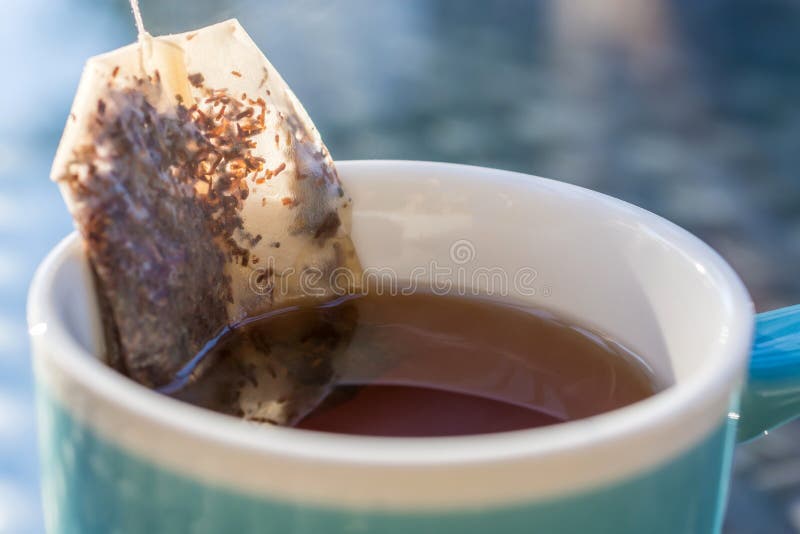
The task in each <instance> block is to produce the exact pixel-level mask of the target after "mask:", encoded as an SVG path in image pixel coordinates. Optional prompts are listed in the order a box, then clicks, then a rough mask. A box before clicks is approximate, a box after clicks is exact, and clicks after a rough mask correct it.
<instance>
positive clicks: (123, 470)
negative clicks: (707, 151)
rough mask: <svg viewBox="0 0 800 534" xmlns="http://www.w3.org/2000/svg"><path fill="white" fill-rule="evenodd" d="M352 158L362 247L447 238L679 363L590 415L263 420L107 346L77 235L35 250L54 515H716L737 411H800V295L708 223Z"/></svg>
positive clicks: (82, 524) (353, 523) (41, 399)
mask: <svg viewBox="0 0 800 534" xmlns="http://www.w3.org/2000/svg"><path fill="white" fill-rule="evenodd" d="M339 170H340V174H341V177H342V180H343V182H344V183H345V186H346V187H347V189H348V191H349V193H350V194H351V195H352V197H353V201H354V207H355V211H354V216H353V237H354V240H355V242H356V246H357V248H358V250H359V253H360V256H361V258H362V260H363V263H364V265H365V266H366V267H368V268H376V269H384V270H385V269H391V271H392V272H393V273H396V275H397V276H399V278H401V279H409V278H411V277H412V276H419V274H420V267H423V269H422V271H425V267H426V266H429V265H432V264H433V263H434V262H435V264H436V265H437V267H440V268H443V269H445V270H446V269H448V268H449V269H450V273H451V274H452V276H453V277H454V279H455V280H456V282H458V281H463V280H474V279H475V277H476V273H478V274H479V273H495V275H497V273H505V276H506V284H505V291H502V292H499V294H498V295H496V298H499V299H505V300H509V301H515V302H526V303H529V304H532V305H535V306H541V307H544V308H547V309H549V310H552V311H553V312H556V313H559V314H564V315H566V316H569V317H574V318H575V319H576V320H578V321H579V322H580V323H582V324H584V325H587V326H590V327H593V328H594V329H596V330H598V331H600V332H603V333H606V334H608V335H610V336H611V337H613V338H615V339H616V340H618V341H620V342H622V343H623V344H625V345H626V346H628V347H630V348H632V349H633V350H635V351H636V352H637V353H638V354H641V355H642V356H643V357H644V359H645V360H646V361H647V364H648V365H649V366H650V367H651V368H652V369H653V371H654V372H655V374H656V376H657V377H658V380H660V381H662V382H663V383H664V384H669V387H666V388H665V389H664V391H662V392H660V393H658V394H657V395H655V396H653V397H651V398H649V399H646V400H644V401H642V402H639V403H636V404H633V405H631V406H628V407H625V408H622V409H619V410H615V411H612V412H608V413H604V414H602V415H598V416H595V417H591V418H587V419H583V420H578V421H573V422H568V423H564V424H559V425H554V426H550V427H544V428H538V429H532V430H524V431H515V432H506V433H498V434H491V435H482V436H464V437H453V438H414V439H397V438H375V437H359V436H344V435H334V434H323V433H314V432H308V431H302V430H297V429H290V428H271V427H270V428H265V427H260V426H254V425H251V424H247V423H245V422H242V421H240V420H238V419H235V418H231V417H227V416H223V415H219V414H215V413H212V412H208V411H205V410H202V409H200V408H197V407H194V406H190V405H187V404H183V403H181V402H178V401H176V400H173V399H170V398H167V397H164V396H162V395H159V394H158V393H156V392H153V391H150V390H148V389H146V388H144V387H141V386H139V385H137V384H135V383H134V382H132V381H130V380H128V379H126V378H125V377H123V376H120V375H119V374H117V373H116V372H114V371H112V370H111V369H109V368H108V367H106V366H105V365H104V364H103V362H102V361H101V357H102V354H103V347H102V340H101V338H100V336H99V327H98V325H99V321H98V316H97V310H96V305H95V298H94V293H93V285H92V280H91V277H90V275H89V271H88V269H87V265H86V260H85V258H84V255H83V253H82V250H81V245H80V242H79V240H78V238H77V237H76V236H74V235H73V236H70V237H68V238H67V239H66V240H65V241H64V242H62V243H61V244H60V245H59V246H58V247H56V248H55V249H54V250H53V251H52V253H51V254H50V255H49V256H48V257H47V259H46V260H45V261H44V262H43V264H42V265H41V267H40V268H39V270H38V272H37V274H36V277H35V280H34V282H33V285H32V287H31V291H30V299H29V307H28V319H29V327H30V333H31V340H32V349H33V361H34V367H35V373H36V383H37V391H38V393H37V394H38V413H39V432H40V442H41V464H42V477H43V483H42V485H43V495H44V508H45V514H46V524H47V528H48V531H49V532H52V533H56V532H64V533H73V532H74V533H82V534H91V533H112V532H123V533H128V532H134V533H136V532H148V533H149V532H170V533H174V532H198V533H205V532H265V533H282V534H283V533H302V534H327V533H361V532H380V533H414V534H422V533H437V534H447V533H459V534H464V533H481V534H484V533H487V532H493V533H497V534H500V533H516V532H545V533H547V532H557V533H564V534H568V533H585V532H593V533H601V532H609V533H617V534H624V533H637V534H638V533H642V532H648V533H650V534H657V533H667V534H675V533H684V534H685V533H710V532H717V531H718V530H719V528H720V524H721V521H722V516H723V513H724V509H725V500H726V488H727V486H728V483H729V470H730V463H731V453H732V450H733V447H734V445H735V443H736V441H737V432H738V434H739V439H742V438H749V437H753V436H756V435H758V434H760V433H763V432H764V431H765V430H767V429H769V428H770V427H772V426H774V425H776V424H778V423H780V422H782V421H785V420H787V419H789V418H791V417H792V416H793V415H797V414H799V413H800V358H799V357H798V352H800V337H798V336H797V331H798V330H800V318H799V317H800V311H798V310H793V309H787V310H779V311H777V312H772V313H770V314H766V315H762V316H755V315H754V314H753V308H752V305H751V302H750V298H749V296H748V294H747V292H746V290H745V289H744V287H743V285H742V283H741V282H740V280H739V278H738V277H737V276H736V274H735V273H734V272H733V271H732V270H731V268H730V267H729V266H728V265H727V264H726V263H725V262H724V261H723V260H722V259H721V258H720V257H719V256H718V255H717V254H716V253H715V252H714V251H713V250H711V249H710V248H709V247H707V246H706V245H704V244H703V243H702V242H700V241H699V240H698V239H696V238H695V237H693V236H692V235H690V234H688V233H687V232H685V231H683V230H681V229H680V228H678V227H676V226H675V225H673V224H671V223H669V222H667V221H665V220H664V219H661V218H659V217H657V216H655V215H653V214H651V213H648V212H646V211H644V210H641V209H639V208H636V207H634V206H631V205H629V204H626V203H624V202H621V201H619V200H615V199H613V198H609V197H607V196H604V195H601V194H598V193H594V192H591V191H587V190H585V189H581V188H578V187H574V186H570V185H566V184H562V183H558V182H554V181H550V180H545V179H541V178H536V177H532V176H526V175H521V174H516V173H511V172H504V171H499V170H492V169H483V168H476V167H466V166H459V165H448V164H437V163H424V162H391V161H362V162H344V163H340V164H339ZM415 273H416V274H415ZM495 275H493V276H495ZM462 276H463V278H459V277H462ZM487 276H488V275H487ZM454 287H458V283H456V285H455V286H454ZM754 327H755V328H754ZM754 340H755V341H754ZM748 363H749V367H748ZM748 369H749V372H748Z"/></svg>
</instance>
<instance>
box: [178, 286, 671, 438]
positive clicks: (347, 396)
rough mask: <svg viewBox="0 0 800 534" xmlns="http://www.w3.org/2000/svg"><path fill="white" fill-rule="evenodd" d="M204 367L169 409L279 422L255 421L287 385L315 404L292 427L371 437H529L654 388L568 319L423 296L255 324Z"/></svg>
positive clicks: (326, 308)
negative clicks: (185, 407)
mask: <svg viewBox="0 0 800 534" xmlns="http://www.w3.org/2000/svg"><path fill="white" fill-rule="evenodd" d="M203 359H205V360H207V361H208V365H210V366H211V367H210V368H209V369H208V370H207V371H206V372H205V373H203V375H202V376H201V377H199V378H198V379H196V380H193V381H188V383H186V384H184V385H183V386H182V387H181V388H179V389H177V391H173V392H171V394H172V395H173V396H174V397H176V398H179V399H182V400H185V401H188V402H191V403H194V404H197V405H199V406H203V407H205V408H209V409H212V410H216V411H219V412H222V413H227V414H231V415H236V416H240V417H244V418H245V419H251V420H255V421H260V422H268V423H277V422H278V421H273V420H270V417H269V415H268V412H259V409H263V407H264V406H267V405H270V404H272V405H274V404H275V403H276V402H277V403H281V402H291V399H290V398H289V395H287V394H284V395H283V396H281V393H280V392H276V391H274V389H275V387H271V384H273V385H274V384H279V383H286V382H290V383H292V384H295V386H296V387H299V388H300V390H301V391H302V388H303V387H308V388H310V390H313V391H315V392H319V391H322V392H323V393H321V394H320V393H317V397H315V399H316V400H315V402H314V403H312V404H310V405H309V404H308V403H306V404H305V408H304V409H303V411H300V412H297V413H292V414H291V416H290V417H289V419H287V420H286V421H285V422H286V424H287V425H288V426H294V427H297V428H302V429H307V430H316V431H324V432H337V433H345V434H357V435H370V436H396V437H422V436H457V435H469V434H485V433H491V432H501V431H509V430H519V429H526V428H535V427H540V426H546V425H552V424H555V423H560V422H564V421H570V420H574V419H581V418H584V417H590V416H593V415H597V414H600V413H603V412H607V411H609V410H614V409H616V408H620V407H622V406H626V405H628V404H631V403H633V402H636V401H639V400H642V399H644V398H646V397H649V396H651V395H653V394H654V393H656V392H657V391H658V389H659V387H660V386H659V384H658V382H657V380H656V378H655V376H654V375H653V373H652V372H651V371H650V369H649V368H648V367H647V366H646V365H645V363H644V362H643V360H642V359H641V358H639V357H637V356H636V355H635V354H634V353H633V352H632V351H630V350H627V349H626V348H625V347H624V346H622V345H621V344H619V343H617V342H615V341H613V340H610V339H608V338H607V337H605V336H602V335H600V334H598V333H595V332H593V331H591V330H589V329H587V328H584V327H582V326H580V325H578V324H576V323H575V322H573V321H571V320H568V319H565V318H561V317H557V316H554V315H552V314H551V313H549V312H546V311H543V310H539V309H534V308H528V307H524V306H512V305H507V304H502V303H499V302H494V301H490V300H486V299H479V298H468V297H459V296H438V295H435V294H433V293H431V292H424V291H423V292H417V293H414V294H411V295H379V294H366V295H360V296H354V297H348V298H343V299H340V300H338V301H334V302H333V303H328V304H325V305H321V306H318V307H304V308H293V309H288V310H283V311H280V312H274V313H271V314H269V315H267V316H264V317H260V318H254V319H250V320H248V321H247V323H246V324H244V325H242V326H240V327H238V328H235V329H233V330H232V331H231V332H230V333H229V334H227V335H226V336H223V337H222V338H221V339H219V340H218V341H216V342H215V344H214V345H213V346H211V347H210V348H209V350H208V351H207V353H206V354H204V355H203ZM265 370H266V371H265ZM287 376H288V378H289V380H281V378H286V377H287ZM320 388H321V389H320ZM292 393H293V394H295V395H296V394H297V390H294V391H293V392H292ZM261 396H263V399H262V398H261ZM243 406H245V407H246V408H244V409H243Z"/></svg>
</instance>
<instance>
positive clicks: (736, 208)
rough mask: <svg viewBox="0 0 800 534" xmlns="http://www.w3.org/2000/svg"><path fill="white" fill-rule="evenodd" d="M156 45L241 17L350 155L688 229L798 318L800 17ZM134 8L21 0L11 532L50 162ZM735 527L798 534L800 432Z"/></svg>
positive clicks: (636, 4) (263, 25)
mask: <svg viewBox="0 0 800 534" xmlns="http://www.w3.org/2000/svg"><path fill="white" fill-rule="evenodd" d="M141 7H142V12H143V15H144V21H145V25H146V26H147V28H148V29H149V30H150V32H151V33H152V34H154V35H156V34H161V33H171V32H179V31H185V30H189V29H192V28H195V27H198V26H202V25H206V24H209V23H213V22H218V21H220V20H223V19H226V18H229V17H238V18H239V19H240V20H241V21H242V23H243V24H244V26H245V27H246V29H247V30H248V32H249V33H250V34H251V35H252V37H253V38H254V39H255V41H256V42H257V43H258V44H259V45H260V46H261V48H262V49H263V50H264V51H265V53H266V55H267V56H268V57H269V59H270V60H271V61H272V63H273V64H274V65H275V66H276V68H277V69H278V70H279V71H280V72H281V73H282V74H283V76H284V78H285V79H286V80H287V81H288V82H289V84H290V85H291V86H292V88H293V89H294V91H295V93H296V94H297V95H298V97H299V98H300V100H301V101H302V102H303V103H304V104H305V106H306V108H307V109H308V111H309V114H310V115H311V116H312V118H313V119H314V121H315V122H316V124H317V126H318V127H319V129H320V131H321V132H322V135H323V138H324V139H325V141H326V143H327V145H328V147H329V148H330V150H331V152H332V154H333V156H334V158H336V159H361V158H407V159H423V160H439V161H450V162H460V163H471V164H476V165H485V166H492V167H498V168H502V169H512V170H516V171H522V172H526V173H532V174H537V175H542V176H548V177H552V178H556V179H559V180H563V181H566V182H571V183H574V184H578V185H581V186H585V187H589V188H591V189H595V190H598V191H602V192H604V193H608V194H611V195H614V196H617V197H620V198H622V199H625V200H627V201H630V202H633V203H635V204H638V205H640V206H643V207H645V208H646V209H649V210H651V211H654V212H655V213H658V214H660V215H662V216H664V217H667V218H668V219H671V220H673V221H674V222H676V223H678V224H680V225H682V226H684V227H686V228H688V229H689V230H690V231H692V232H694V233H696V234H698V235H699V236H700V237H702V238H703V239H705V240H706V241H707V242H709V243H710V244H711V245H712V246H714V247H715V248H716V249H717V250H718V251H719V252H720V253H721V254H722V255H723V256H724V257H725V258H727V259H728V260H729V261H730V262H731V263H732V264H733V266H734V267H735V268H736V269H737V270H738V272H739V273H740V274H741V276H742V277H743V279H744V281H745V283H746V284H747V286H748V288H749V289H750V291H751V292H752V295H753V297H754V298H755V301H756V305H757V307H758V309H759V310H762V311H763V310H767V309H771V308H774V307H778V306H782V305H787V304H791V303H795V302H800V277H798V276H797V266H798V265H800V176H798V166H799V165H800V37H798V36H800V3H798V2H796V1H795V0H759V1H757V2H754V1H752V0H540V1H535V0H498V1H493V2H487V1H479V0H474V1H468V0H381V1H379V2H378V1H374V0H292V1H288V0H284V1H278V0H191V1H190V0H141ZM134 39H135V32H134V28H133V20H132V17H131V15H130V11H129V6H128V5H127V2H126V1H124V0H3V2H2V16H0V51H1V52H2V54H0V67H2V70H0V72H1V73H2V83H0V117H2V120H0V532H9V533H36V532H39V531H41V528H42V524H41V511H40V504H39V495H38V482H37V463H36V445H35V421H34V410H33V393H32V389H31V387H32V386H31V376H30V361H29V357H28V349H27V340H26V326H25V322H24V307H25V293H26V290H27V286H28V283H29V281H30V278H31V276H32V274H33V270H34V268H35V267H36V265H37V263H38V262H39V261H40V260H41V258H42V257H43V256H44V255H45V253H46V251H47V250H48V249H49V248H51V247H52V246H53V245H54V244H55V243H56V242H57V241H58V240H59V239H60V238H61V237H63V236H64V235H66V234H67V233H68V232H69V231H70V230H71V228H72V227H71V222H70V219H69V217H68V215H67V212H66V210H65V208H64V206H63V204H62V202H61V199H60V197H59V195H58V192H57V189H56V187H55V186H54V185H53V184H52V183H50V182H49V180H48V174H49V167H50V161H51V159H52V156H53V154H54V152H55V148H56V145H57V143H58V140H59V137H60V134H61V129H62V127H63V125H64V122H65V120H66V117H67V114H68V110H69V106H70V103H71V100H72V97H73V95H74V92H75V88H76V85H77V82H78V78H79V76H80V72H81V68H82V66H83V63H84V61H85V60H86V58H87V57H88V56H90V55H92V54H97V53H100V52H104V51H107V50H110V49H113V48H116V47H118V46H121V45H124V44H127V43H130V42H132V41H133V40H134ZM725 532H726V533H729V534H732V533H751V532H752V533H763V532H769V533H772V534H777V533H783V532H800V423H795V424H793V425H789V426H787V427H785V428H783V429H781V430H779V431H776V432H773V433H771V434H770V435H769V436H768V437H766V438H764V439H762V440H760V441H758V442H756V443H752V444H749V445H745V446H741V447H739V448H738V449H737V456H736V466H735V477H734V482H733V485H732V488H731V503H730V506H729V511H728V516H727V520H726V525H725Z"/></svg>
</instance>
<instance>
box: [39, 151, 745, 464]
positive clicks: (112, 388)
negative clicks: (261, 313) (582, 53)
mask: <svg viewBox="0 0 800 534" xmlns="http://www.w3.org/2000/svg"><path fill="white" fill-rule="evenodd" d="M337 166H338V167H339V171H340V174H343V175H347V173H348V172H350V171H354V170H361V171H363V170H364V169H369V170H370V172H373V173H374V174H375V179H376V180H377V179H381V177H382V176H383V175H397V174H399V173H403V174H406V173H409V172H421V171H427V172H430V171H432V170H433V171H441V170H443V169H449V170H453V169H456V170H458V171H459V172H463V173H466V174H468V175H470V176H483V175H488V174H491V175H492V176H493V180H495V181H496V180H498V179H503V180H513V181H516V180H530V179H531V176H529V175H525V174H520V173H515V172H510V171H502V170H497V169H491V168H481V167H473V166H465V165H456V164H449V163H433V162H422V161H392V160H361V161H343V162H338V163H337ZM537 179H538V178H537ZM541 180H544V179H541ZM548 187H552V188H555V189H557V190H559V189H563V190H565V191H567V190H569V191H574V190H576V189H577V190H580V191H581V192H582V194H589V195H594V196H596V197H597V199H598V200H602V201H603V202H612V203H614V204H618V205H619V206H620V207H622V208H624V209H625V210H634V211H635V213H636V214H637V216H639V217H642V218H644V219H645V220H646V221H647V222H648V224H650V225H652V227H653V228H654V229H656V230H657V231H660V230H664V231H668V234H669V239H670V240H671V241H673V242H674V243H676V244H678V245H680V247H681V248H682V249H683V250H684V251H685V252H686V253H687V254H689V255H691V256H692V257H693V258H694V259H695V260H696V261H697V262H698V264H705V265H710V266H713V267H714V268H716V269H717V271H718V272H721V273H722V275H723V277H724V281H725V283H726V286H727V294H726V297H728V298H730V299H732V302H733V303H734V306H735V309H736V312H735V313H734V315H733V316H732V318H731V320H730V324H729V334H730V335H729V339H728V340H727V341H726V343H725V344H724V346H721V347H720V348H719V351H718V352H719V354H713V355H710V356H709V358H708V361H707V363H705V364H704V365H703V366H702V368H701V369H699V370H698V371H697V372H695V373H693V374H692V376H690V377H688V378H687V379H686V380H685V381H683V382H681V383H679V384H677V385H675V386H672V387H670V388H668V389H667V390H665V391H663V392H661V393H659V394H657V395H655V396H653V397H651V398H648V399H646V400H644V401H641V402H638V403H635V404H633V405H630V406H627V407H625V408H622V409H618V410H614V411H611V412H607V413H604V414H601V415H598V416H595V417H591V418H587V419H583V420H578V421H571V422H568V423H561V424H558V425H553V426H548V427H543V428H537V429H531V430H520V431H514V432H503V433H497V434H487V435H477V436H458V437H447V438H377V437H363V436H349V435H336V434H326V433H317V432H309V431H303V430H297V429H286V428H268V429H265V428H261V427H256V426H253V425H248V424H243V423H242V422H241V421H239V420H236V419H234V418H232V417H228V416H223V415H219V414H216V413H213V412H209V411H207V410H203V409H200V408H197V407H195V406H191V405H188V404H185V403H183V402H180V401H176V400H173V399H171V398H168V397H165V396H163V395H160V394H158V393H155V392H153V391H151V390H148V389H147V388H145V387H143V386H140V385H138V384H136V383H134V382H133V381H131V380H129V379H127V378H125V377H123V376H122V375H120V374H118V373H116V372H115V371H113V370H111V369H110V368H108V367H107V366H105V365H104V364H102V363H101V362H100V361H99V360H98V359H97V358H95V357H94V356H93V355H91V354H89V353H88V351H86V350H85V349H84V348H83V347H81V345H80V343H78V341H77V340H76V339H75V338H74V337H73V336H72V335H71V334H70V332H69V331H68V328H67V326H66V324H65V322H64V321H63V319H62V318H59V317H56V316H54V310H55V306H54V305H53V303H52V295H53V292H52V288H53V287H54V284H56V283H58V281H57V279H56V275H57V273H58V270H59V267H60V266H61V265H62V264H63V263H64V262H66V261H68V260H70V259H71V258H73V257H74V255H75V254H76V253H79V250H80V249H79V245H80V243H79V238H78V236H77V234H75V233H73V234H71V235H70V236H68V237H67V238H65V239H64V240H63V241H62V242H61V243H60V244H59V245H57V246H56V247H55V248H54V249H53V250H52V251H51V252H50V253H49V254H48V256H47V257H46V258H45V260H44V261H43V262H42V264H41V265H40V266H39V268H38V270H37V272H36V274H35V276H34V279H33V282H32V284H31V288H30V293H29V299H28V324H29V328H30V329H31V335H32V336H34V337H38V338H40V339H38V340H37V342H39V343H44V344H45V345H46V346H49V348H48V350H44V351H37V352H41V353H44V354H46V355H47V356H46V357H47V358H50V359H51V361H49V362H48V364H52V365H54V366H56V367H57V369H58V371H59V372H60V373H63V374H64V375H66V376H68V378H69V379H70V380H72V381H74V382H75V383H77V384H80V386H81V387H84V388H87V389H90V390H92V391H93V393H95V394H96V395H98V396H100V397H101V398H103V399H106V400H108V402H110V403H115V404H117V405H123V406H125V407H126V409H127V410H130V411H132V412H134V413H136V414H137V415H138V416H139V417H141V418H144V419H146V420H149V421H152V422H153V423H155V424H157V425H161V426H166V427H170V428H172V429H174V430H177V431H180V432H182V433H184V434H185V435H187V436H192V437H194V438H197V439H198V440H202V441H211V442H215V443H217V444H220V445H222V446H225V447H229V448H232V449H240V450H248V451H251V452H255V453H261V454H267V455H271V456H275V455H278V456H285V457H289V458H293V459H296V460H303V459H314V460H317V461H327V462H335V463H347V464H354V465H391V466H402V465H415V466H420V465H442V464H454V463H483V462H493V461H503V460H509V459H513V458H516V457H521V456H524V457H531V456H541V455H548V454H558V453H562V452H564V451H567V450H570V451H577V450H584V449H585V450H590V449H591V448H592V447H595V446H597V445H598V444H601V443H602V444H608V443H609V442H612V441H617V440H626V439H629V438H630V437H632V436H635V435H636V434H637V433H641V432H645V431H647V430H648V429H651V428H653V427H654V426H658V425H661V424H662V423H663V421H664V420H665V418H670V417H672V416H676V415H677V414H681V413H683V412H684V411H686V410H689V409H690V407H691V406H692V405H693V404H695V403H697V402H698V400H699V399H702V398H703V397H704V396H707V395H709V394H714V393H719V392H720V391H722V390H723V389H730V384H731V383H732V382H734V381H736V380H738V379H739V378H740V376H741V373H742V369H743V368H744V366H745V364H746V361H745V360H746V358H747V355H748V354H749V346H750V343H751V336H752V329H753V324H752V323H753V311H752V304H751V301H750V297H749V295H748V293H747V291H746V289H745V288H744V286H743V284H742V282H741V281H740V279H739V277H738V276H737V275H736V273H735V272H734V271H733V269H732V268H731V267H730V266H729V265H728V264H727V263H726V262H725V261H724V260H723V259H722V258H721V257H720V256H719V255H718V254H717V253H716V252H715V251H714V250H713V249H711V248H710V247H708V246H707V245H706V244H704V243H703V242H701V241H700V240H699V239H697V238H696V237H694V236H693V235H692V234H690V233H688V232H686V231H684V230H682V229H680V228H678V227H677V226H675V225H674V224H672V223H670V222H669V221H666V220H665V219H662V218H661V217H658V216H656V215H654V214H652V213H649V212H647V211H645V210H643V209H641V208H637V207H634V206H631V205H630V204H627V203H625V202H623V201H621V200H617V199H613V198H611V197H608V196H605V195H602V194H600V193H595V192H591V191H587V190H584V189H582V188H578V187H577V186H573V185H569V184H565V183H561V182H556V181H550V180H548ZM43 325H44V326H43ZM37 357H38V356H37Z"/></svg>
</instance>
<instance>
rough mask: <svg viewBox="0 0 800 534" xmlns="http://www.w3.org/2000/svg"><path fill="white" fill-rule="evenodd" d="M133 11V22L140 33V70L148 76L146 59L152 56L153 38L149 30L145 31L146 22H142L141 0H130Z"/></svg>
mask: <svg viewBox="0 0 800 534" xmlns="http://www.w3.org/2000/svg"><path fill="white" fill-rule="evenodd" d="M130 2H131V10H133V20H134V22H135V23H136V32H137V33H138V41H139V68H140V69H141V71H142V74H143V75H147V69H146V68H145V57H149V56H150V41H151V39H152V37H151V36H150V34H149V33H147V30H145V29H144V21H143V20H142V10H141V9H139V0H130Z"/></svg>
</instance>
